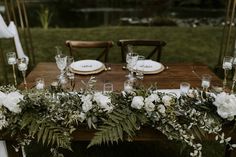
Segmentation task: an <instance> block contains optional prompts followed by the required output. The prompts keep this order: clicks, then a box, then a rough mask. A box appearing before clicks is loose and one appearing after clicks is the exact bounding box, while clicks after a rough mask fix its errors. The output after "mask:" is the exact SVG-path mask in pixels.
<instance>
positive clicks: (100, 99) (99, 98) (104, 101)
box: [93, 92, 113, 112]
mask: <svg viewBox="0 0 236 157" xmlns="http://www.w3.org/2000/svg"><path fill="white" fill-rule="evenodd" d="M93 99H94V101H96V103H97V104H98V106H99V107H101V108H102V109H104V110H105V111H108V112H111V111H112V110H113V106H112V104H111V98H110V97H108V96H105V95H103V94H102V93H100V92H97V93H95V94H94V97H93Z"/></svg>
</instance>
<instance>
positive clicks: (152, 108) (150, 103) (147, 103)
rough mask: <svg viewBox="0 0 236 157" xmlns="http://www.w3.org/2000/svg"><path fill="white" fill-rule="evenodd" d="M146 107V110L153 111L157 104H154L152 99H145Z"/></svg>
mask: <svg viewBox="0 0 236 157" xmlns="http://www.w3.org/2000/svg"><path fill="white" fill-rule="evenodd" d="M144 108H145V110H146V111H148V112H152V111H154V110H155V104H153V102H150V101H145V105H144Z"/></svg>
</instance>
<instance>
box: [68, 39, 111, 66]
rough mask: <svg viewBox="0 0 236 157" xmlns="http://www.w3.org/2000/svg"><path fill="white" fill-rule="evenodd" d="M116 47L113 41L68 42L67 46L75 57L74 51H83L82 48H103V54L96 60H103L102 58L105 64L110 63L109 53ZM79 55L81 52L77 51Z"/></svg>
mask: <svg viewBox="0 0 236 157" xmlns="http://www.w3.org/2000/svg"><path fill="white" fill-rule="evenodd" d="M113 45H114V43H113V41H79V40H67V41H66V46H67V47H68V48H69V51H70V55H71V56H75V54H74V53H75V50H74V49H77V50H78V49H82V48H99V49H100V48H101V49H103V51H102V52H100V54H99V56H98V57H97V58H96V60H101V59H102V57H104V60H103V61H104V63H107V62H108V53H109V50H110V48H112V47H113ZM77 52H78V53H79V51H77Z"/></svg>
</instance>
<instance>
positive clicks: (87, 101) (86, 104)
mask: <svg viewBox="0 0 236 157" xmlns="http://www.w3.org/2000/svg"><path fill="white" fill-rule="evenodd" d="M91 99H92V95H90V94H89V95H86V96H84V95H83V96H82V97H81V101H82V102H83V104H82V110H83V111H84V112H85V113H86V112H88V111H89V110H91V109H92V107H93V104H92V101H91Z"/></svg>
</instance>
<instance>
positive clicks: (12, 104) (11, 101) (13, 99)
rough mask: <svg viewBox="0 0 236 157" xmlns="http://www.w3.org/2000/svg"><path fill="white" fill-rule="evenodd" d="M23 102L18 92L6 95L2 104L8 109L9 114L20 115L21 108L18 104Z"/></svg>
mask: <svg viewBox="0 0 236 157" xmlns="http://www.w3.org/2000/svg"><path fill="white" fill-rule="evenodd" d="M21 100H23V95H21V94H20V93H19V92H11V93H9V94H7V96H6V98H5V99H4V100H3V102H2V104H3V105H4V106H5V107H6V108H8V109H9V110H10V111H11V112H14V113H20V112H21V108H20V106H19V105H18V103H19V102H20V101H21Z"/></svg>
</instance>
